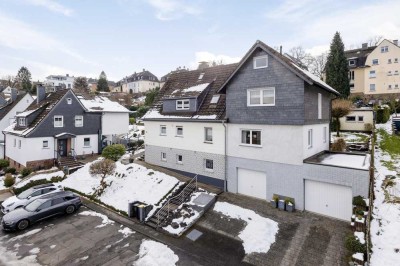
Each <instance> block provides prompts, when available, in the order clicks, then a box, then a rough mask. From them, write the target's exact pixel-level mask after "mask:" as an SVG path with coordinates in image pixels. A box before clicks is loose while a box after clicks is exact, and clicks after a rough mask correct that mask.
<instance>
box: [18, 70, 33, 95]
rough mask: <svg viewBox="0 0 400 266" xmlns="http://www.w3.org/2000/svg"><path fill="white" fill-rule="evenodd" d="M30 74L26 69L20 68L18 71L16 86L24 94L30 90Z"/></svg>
mask: <svg viewBox="0 0 400 266" xmlns="http://www.w3.org/2000/svg"><path fill="white" fill-rule="evenodd" d="M31 79H32V77H31V72H29V70H28V68H26V67H24V66H23V67H21V68H20V69H19V71H18V74H17V77H16V84H17V86H18V88H19V89H21V90H24V91H26V92H31V90H32V82H31Z"/></svg>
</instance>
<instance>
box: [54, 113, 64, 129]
mask: <svg viewBox="0 0 400 266" xmlns="http://www.w3.org/2000/svg"><path fill="white" fill-rule="evenodd" d="M63 126H64V123H63V116H62V115H56V116H54V127H63Z"/></svg>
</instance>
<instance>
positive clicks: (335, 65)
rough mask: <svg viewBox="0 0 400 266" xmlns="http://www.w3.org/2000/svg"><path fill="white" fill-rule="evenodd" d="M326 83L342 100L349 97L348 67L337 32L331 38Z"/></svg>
mask: <svg viewBox="0 0 400 266" xmlns="http://www.w3.org/2000/svg"><path fill="white" fill-rule="evenodd" d="M326 83H328V84H329V85H330V86H331V87H332V88H334V89H335V90H337V91H338V92H339V93H340V94H341V97H342V98H347V97H348V96H349V94H350V85H349V67H348V62H347V59H346V56H345V54H344V44H343V41H342V38H341V37H340V33H339V32H336V33H335V36H334V37H333V40H332V43H331V47H330V51H329V55H328V60H327V62H326Z"/></svg>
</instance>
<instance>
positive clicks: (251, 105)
mask: <svg viewBox="0 0 400 266" xmlns="http://www.w3.org/2000/svg"><path fill="white" fill-rule="evenodd" d="M259 106H262V107H263V106H275V104H247V107H259Z"/></svg>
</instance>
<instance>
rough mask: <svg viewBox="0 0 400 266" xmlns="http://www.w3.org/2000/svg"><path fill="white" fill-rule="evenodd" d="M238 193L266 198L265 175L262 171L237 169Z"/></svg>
mask: <svg viewBox="0 0 400 266" xmlns="http://www.w3.org/2000/svg"><path fill="white" fill-rule="evenodd" d="M238 193H240V194H244V195H248V196H252V197H256V198H260V199H267V176H266V174H265V173H264V172H258V171H253V170H247V169H243V168H239V169H238Z"/></svg>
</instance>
